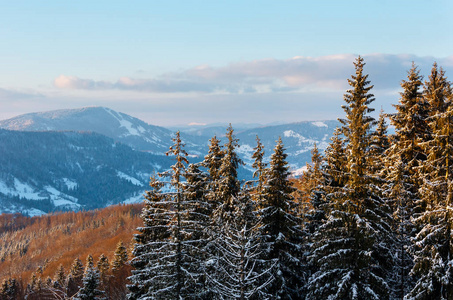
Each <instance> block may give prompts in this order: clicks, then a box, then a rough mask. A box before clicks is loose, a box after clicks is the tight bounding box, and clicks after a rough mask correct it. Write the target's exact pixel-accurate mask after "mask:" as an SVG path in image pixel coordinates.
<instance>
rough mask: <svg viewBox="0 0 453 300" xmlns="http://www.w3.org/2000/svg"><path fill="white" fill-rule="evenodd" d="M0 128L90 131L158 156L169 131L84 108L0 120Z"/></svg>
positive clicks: (110, 112) (99, 109) (164, 148)
mask: <svg viewBox="0 0 453 300" xmlns="http://www.w3.org/2000/svg"><path fill="white" fill-rule="evenodd" d="M0 128H4V129H8V130H19V131H91V132H97V133H100V134H103V135H105V136H108V137H110V138H113V139H114V140H115V141H118V142H121V143H124V144H126V145H129V146H131V147H132V148H134V149H137V150H143V151H149V152H152V153H159V154H162V153H164V152H165V151H167V150H168V147H169V146H170V145H171V143H172V141H171V134H172V132H171V131H170V130H168V129H166V128H163V127H159V126H154V125H150V124H147V123H145V122H143V121H142V120H139V119H137V118H134V117H131V116H129V115H126V114H123V113H120V112H116V111H114V110H112V109H109V108H106V107H85V108H80V109H63V110H54V111H48V112H38V113H29V114H25V115H20V116H17V117H15V118H12V119H8V120H3V121H0Z"/></svg>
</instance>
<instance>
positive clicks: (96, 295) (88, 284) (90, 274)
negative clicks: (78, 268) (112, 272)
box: [74, 256, 105, 300]
mask: <svg viewBox="0 0 453 300" xmlns="http://www.w3.org/2000/svg"><path fill="white" fill-rule="evenodd" d="M82 282H83V285H82V288H81V289H80V290H79V291H78V292H77V294H76V295H75V296H74V300H97V299H99V300H100V299H105V298H104V297H103V296H104V294H105V292H104V291H101V290H99V289H98V287H99V285H100V278H99V270H98V269H97V268H95V267H94V264H93V258H92V257H91V256H89V257H88V260H87V267H86V269H85V273H84V275H83V280H82Z"/></svg>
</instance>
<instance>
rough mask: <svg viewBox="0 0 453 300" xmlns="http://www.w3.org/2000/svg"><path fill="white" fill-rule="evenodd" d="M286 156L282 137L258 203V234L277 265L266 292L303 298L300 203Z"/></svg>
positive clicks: (268, 259)
mask: <svg viewBox="0 0 453 300" xmlns="http://www.w3.org/2000/svg"><path fill="white" fill-rule="evenodd" d="M286 157H287V154H286V153H285V149H284V146H283V144H282V140H281V138H280V139H279V140H278V142H277V145H276V146H275V149H274V153H273V154H272V156H271V161H270V166H269V169H268V171H267V172H266V175H267V176H266V182H265V184H264V193H263V200H262V201H261V203H258V206H259V211H258V214H259V223H260V227H259V229H258V230H259V237H258V238H259V239H260V242H261V246H262V247H263V248H262V249H263V255H262V259H263V260H264V261H266V262H268V263H272V265H273V266H272V268H271V271H270V272H271V274H272V276H273V277H274V281H273V282H272V283H271V284H270V285H269V286H267V287H266V289H265V292H266V293H267V294H268V296H269V297H271V298H277V299H280V298H281V299H299V298H300V297H301V294H302V291H301V289H302V287H303V284H304V276H303V275H304V274H303V273H304V270H303V269H302V268H303V267H304V266H303V263H302V253H301V245H300V242H301V236H302V232H301V230H300V225H301V224H302V221H301V220H300V219H299V218H298V217H297V216H295V215H294V214H293V211H294V209H295V207H296V204H295V202H294V197H293V196H292V195H291V194H292V193H293V192H294V191H295V188H294V187H292V184H291V182H290V181H289V179H288V176H289V175H290V173H289V171H288V169H289V167H288V163H287V162H286Z"/></svg>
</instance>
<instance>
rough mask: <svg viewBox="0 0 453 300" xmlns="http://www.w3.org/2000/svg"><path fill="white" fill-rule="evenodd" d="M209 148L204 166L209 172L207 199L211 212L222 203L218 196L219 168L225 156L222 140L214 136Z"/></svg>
mask: <svg viewBox="0 0 453 300" xmlns="http://www.w3.org/2000/svg"><path fill="white" fill-rule="evenodd" d="M209 142H210V144H209V150H208V154H207V155H206V156H205V158H204V160H203V166H204V167H205V168H206V169H207V171H208V174H209V178H208V180H209V182H208V186H207V193H206V194H207V199H208V201H209V203H210V208H211V213H212V212H213V211H214V210H216V209H217V207H218V206H219V204H220V203H221V202H220V200H219V199H217V198H218V194H217V190H218V185H219V176H220V175H219V170H220V166H221V165H222V158H223V156H224V151H223V149H222V147H221V146H220V140H218V139H217V137H216V136H214V137H213V138H212V139H210V140H209Z"/></svg>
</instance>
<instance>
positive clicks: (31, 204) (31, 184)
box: [0, 130, 171, 215]
mask: <svg viewBox="0 0 453 300" xmlns="http://www.w3.org/2000/svg"><path fill="white" fill-rule="evenodd" d="M0 153H1V155H0V213H8V212H22V213H25V214H28V215H39V214H43V213H48V212H52V211H56V210H81V209H85V210H86V209H95V208H100V207H105V206H107V205H112V204H117V203H120V202H127V201H128V199H130V198H132V199H136V198H140V197H141V195H142V193H143V191H144V190H146V189H147V186H148V182H149V176H150V174H151V173H152V172H154V171H159V170H161V169H166V168H168V167H169V166H170V164H171V160H170V159H169V158H168V157H165V156H162V155H153V154H150V153H145V152H138V151H134V150H133V149H131V148H130V147H129V146H126V145H123V144H121V143H116V142H115V141H114V140H112V139H111V138H108V137H105V136H103V135H100V134H97V133H89V132H85V133H81V132H79V133H77V132H20V131H8V130H0Z"/></svg>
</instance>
